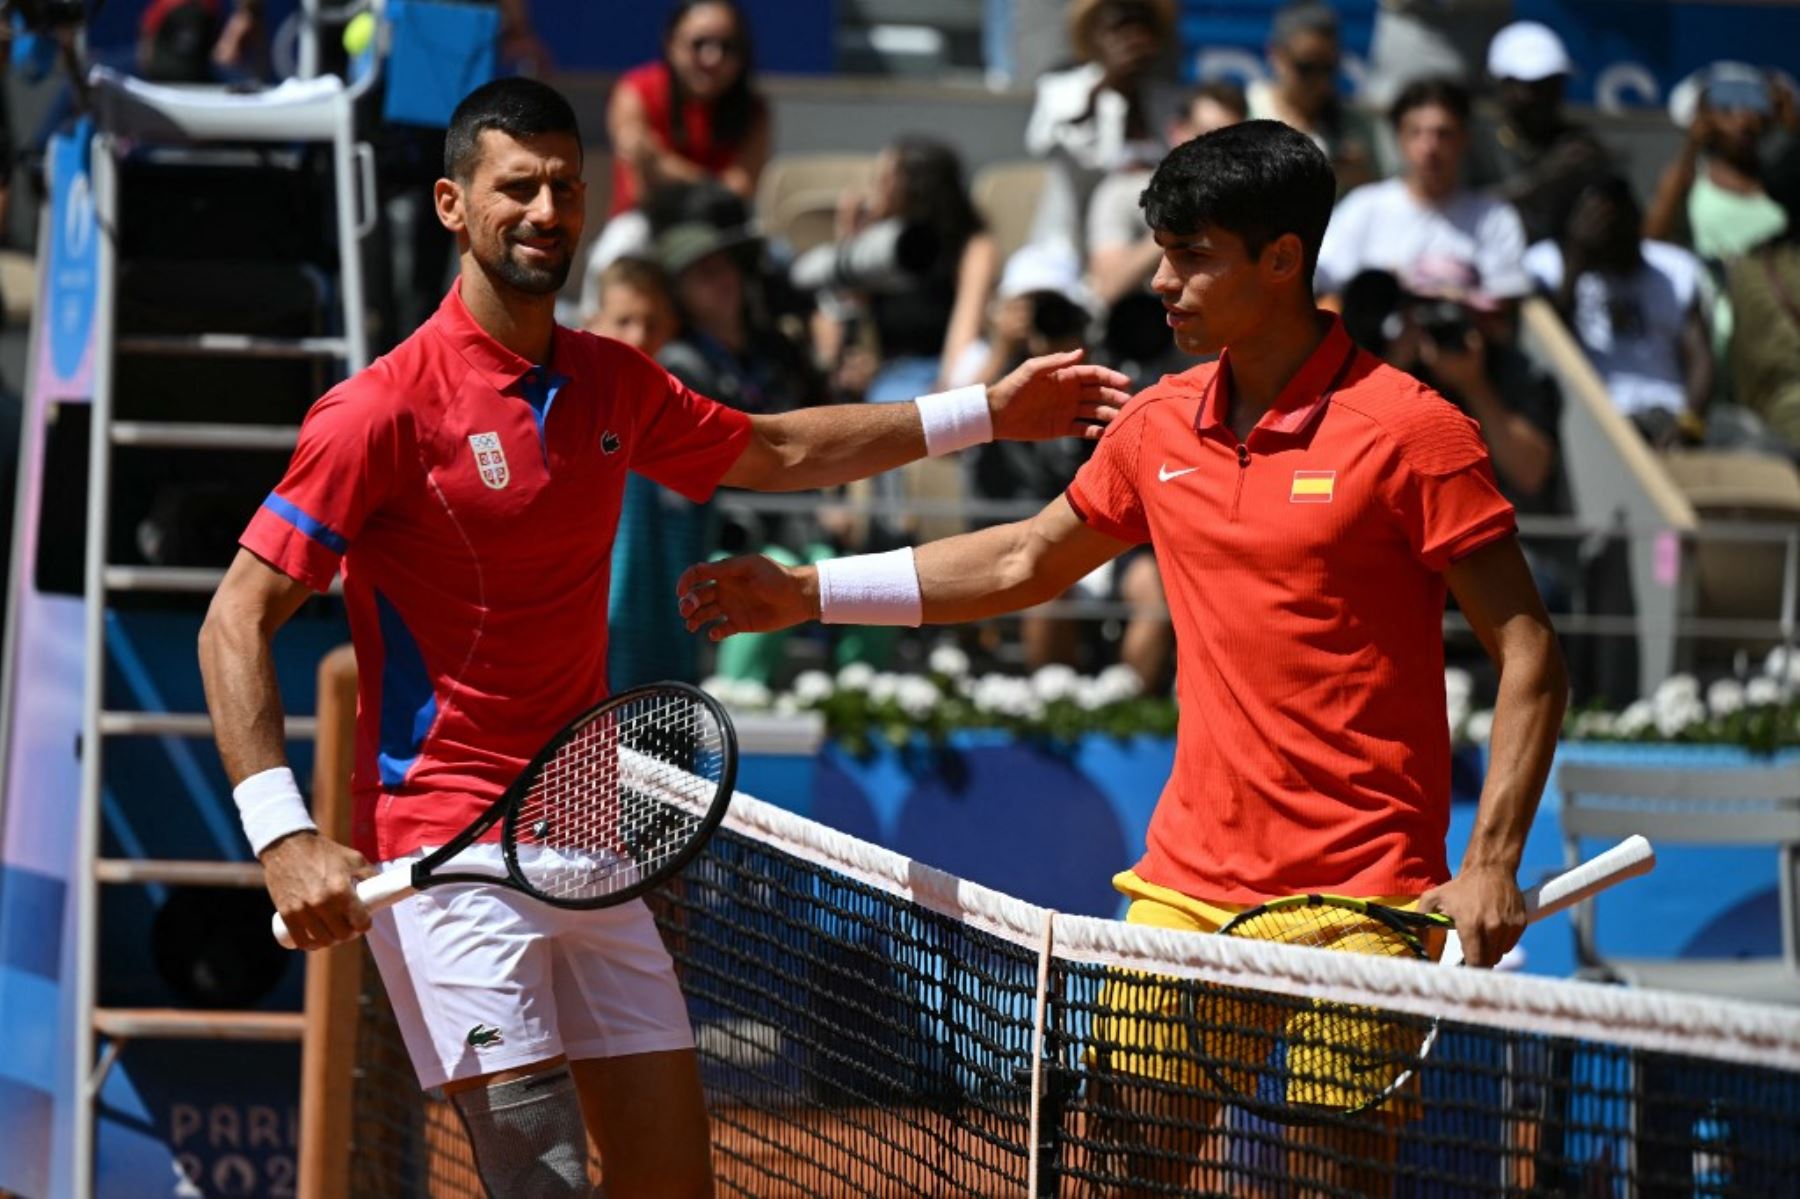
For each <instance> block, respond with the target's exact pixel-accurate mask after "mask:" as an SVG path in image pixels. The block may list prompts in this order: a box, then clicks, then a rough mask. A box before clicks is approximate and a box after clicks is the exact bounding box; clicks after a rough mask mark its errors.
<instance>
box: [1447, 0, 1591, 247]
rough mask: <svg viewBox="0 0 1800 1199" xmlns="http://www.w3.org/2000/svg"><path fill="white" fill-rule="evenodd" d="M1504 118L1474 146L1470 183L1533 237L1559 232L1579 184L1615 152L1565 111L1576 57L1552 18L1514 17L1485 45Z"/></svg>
mask: <svg viewBox="0 0 1800 1199" xmlns="http://www.w3.org/2000/svg"><path fill="white" fill-rule="evenodd" d="M1487 69H1488V75H1489V76H1491V77H1492V78H1493V80H1494V86H1495V91H1496V95H1497V97H1498V99H1499V101H1500V111H1501V119H1500V122H1499V123H1498V124H1497V125H1495V126H1494V128H1493V131H1492V132H1491V133H1488V134H1486V135H1484V136H1482V137H1481V138H1480V139H1479V140H1478V141H1477V142H1476V144H1475V145H1474V146H1473V147H1472V149H1471V154H1470V162H1469V182H1470V184H1471V186H1474V187H1486V188H1489V189H1491V190H1492V191H1493V192H1494V194H1495V195H1497V196H1498V197H1499V198H1500V199H1503V200H1506V201H1507V202H1509V203H1510V204H1512V206H1513V207H1514V208H1516V209H1517V210H1518V212H1519V219H1520V220H1522V221H1523V222H1524V223H1525V233H1526V236H1527V238H1528V239H1529V240H1531V241H1534V242H1536V241H1542V240H1544V239H1546V238H1557V237H1559V236H1560V235H1561V233H1562V226H1563V224H1564V222H1565V220H1566V219H1567V216H1568V212H1569V209H1570V207H1571V206H1572V205H1573V204H1574V202H1575V196H1576V195H1577V193H1579V192H1580V190H1581V189H1582V188H1583V187H1584V186H1586V185H1587V184H1588V183H1591V182H1592V181H1594V180H1595V179H1598V178H1600V177H1601V176H1603V175H1605V174H1606V173H1607V172H1608V171H1609V170H1610V169H1611V165H1612V156H1611V155H1610V154H1609V153H1608V152H1607V150H1606V148H1605V147H1604V146H1602V145H1601V144H1600V141H1599V139H1598V138H1596V137H1595V136H1594V135H1593V134H1592V133H1590V132H1589V131H1588V130H1587V129H1585V128H1583V127H1582V126H1580V125H1577V124H1574V123H1573V122H1571V121H1570V120H1569V119H1568V117H1567V116H1566V115H1565V113H1564V111H1563V93H1564V91H1565V90H1566V88H1567V85H1568V80H1569V76H1570V75H1571V74H1572V73H1573V72H1574V69H1575V68H1574V64H1573V63H1572V62H1570V60H1569V52H1568V50H1567V49H1566V48H1565V47H1564V46H1563V42H1562V39H1561V38H1560V37H1558V36H1556V31H1555V30H1553V29H1551V28H1550V27H1549V26H1548V25H1543V24H1540V23H1538V22H1537V21H1514V22H1513V23H1512V24H1511V25H1508V26H1507V27H1506V28H1504V29H1502V30H1501V31H1500V32H1499V33H1498V34H1496V35H1495V36H1494V40H1493V42H1492V43H1490V44H1489V46H1488V56H1487Z"/></svg>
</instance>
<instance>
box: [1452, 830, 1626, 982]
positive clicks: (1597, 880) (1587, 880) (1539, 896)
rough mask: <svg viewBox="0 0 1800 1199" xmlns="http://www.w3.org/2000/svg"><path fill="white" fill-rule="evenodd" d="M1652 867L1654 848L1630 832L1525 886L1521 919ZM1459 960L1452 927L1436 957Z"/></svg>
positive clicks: (1555, 908) (1456, 962) (1568, 905)
mask: <svg viewBox="0 0 1800 1199" xmlns="http://www.w3.org/2000/svg"><path fill="white" fill-rule="evenodd" d="M1655 867H1656V850H1655V849H1653V848H1651V845H1650V842H1649V841H1648V840H1646V839H1645V838H1643V837H1642V836H1638V835H1635V834H1634V835H1632V836H1630V837H1627V838H1625V839H1624V840H1623V841H1621V842H1619V843H1618V844H1617V845H1615V846H1613V847H1612V848H1611V849H1609V850H1607V851H1606V852H1605V853H1603V854H1601V855H1599V856H1598V857H1593V858H1589V859H1588V860H1587V861H1585V862H1583V863H1582V864H1581V865H1579V866H1576V867H1575V868H1574V869H1572V870H1565V871H1563V872H1562V873H1561V874H1559V875H1557V876H1556V877H1555V878H1552V879H1546V880H1545V881H1543V882H1541V883H1539V884H1538V885H1537V886H1535V887H1528V888H1526V890H1525V894H1524V899H1525V922H1526V923H1527V924H1532V923H1535V922H1537V921H1539V920H1543V919H1544V918H1546V917H1548V916H1554V915H1556V914H1557V913H1558V912H1560V911H1562V910H1564V909H1565V908H1572V907H1574V906H1575V905H1576V904H1578V903H1580V902H1581V901H1582V900H1584V899H1587V898H1588V897H1589V896H1592V895H1597V894H1599V893H1600V892H1602V891H1604V890H1606V889H1607V888H1608V887H1610V886H1613V885H1615V884H1617V883H1622V882H1624V881H1625V880H1626V879H1628V878H1636V877H1638V876H1639V875H1640V874H1649V873H1650V871H1651V870H1653V869H1655ZM1462 960H1463V953H1462V939H1461V938H1460V937H1458V936H1457V935H1456V932H1455V930H1454V929H1453V930H1451V932H1450V934H1449V936H1448V937H1447V938H1446V939H1445V942H1444V953H1443V956H1442V957H1440V958H1438V964H1439V965H1443V966H1460V965H1461V964H1462Z"/></svg>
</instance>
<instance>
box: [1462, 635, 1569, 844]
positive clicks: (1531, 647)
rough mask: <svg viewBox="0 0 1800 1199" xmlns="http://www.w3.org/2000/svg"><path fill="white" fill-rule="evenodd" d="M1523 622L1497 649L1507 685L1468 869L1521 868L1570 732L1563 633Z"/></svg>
mask: <svg viewBox="0 0 1800 1199" xmlns="http://www.w3.org/2000/svg"><path fill="white" fill-rule="evenodd" d="M1516 622H1517V623H1516V627H1515V628H1513V629H1510V630H1507V634H1506V636H1505V637H1504V638H1503V639H1502V640H1501V642H1500V643H1499V645H1500V646H1502V647H1503V648H1501V649H1499V650H1498V652H1497V653H1496V655H1495V656H1496V658H1497V659H1498V661H1499V666H1500V691H1499V695H1498V697H1497V698H1496V699H1495V702H1494V727H1493V732H1492V734H1491V737H1490V741H1489V752H1488V772H1487V780H1486V782H1485V783H1484V784H1483V786H1482V789H1481V801H1480V804H1479V805H1478V806H1477V808H1476V812H1475V828H1474V831H1473V832H1472V833H1471V834H1470V837H1469V847H1468V849H1467V851H1466V852H1465V853H1464V854H1463V865H1462V868H1463V869H1464V870H1469V869H1472V868H1475V867H1480V866H1498V867H1500V868H1502V869H1504V870H1506V871H1507V872H1508V873H1509V874H1516V873H1517V872H1518V868H1519V859H1520V857H1521V856H1522V855H1523V854H1524V851H1525V838H1526V836H1527V835H1528V834H1529V833H1530V831H1531V823H1532V820H1533V819H1534V818H1535V817H1536V815H1537V808H1538V800H1539V799H1540V798H1541V797H1542V795H1543V791H1544V781H1545V780H1546V779H1547V778H1549V776H1550V762H1551V759H1552V758H1553V757H1554V756H1555V753H1556V740H1557V736H1558V734H1559V733H1560V732H1561V730H1562V720H1563V708H1564V706H1565V705H1566V703H1567V700H1568V691H1569V682H1568V675H1567V673H1566V672H1565V669H1564V667H1563V660H1562V652H1561V651H1560V650H1559V649H1558V648H1557V644H1556V636H1555V634H1554V633H1552V632H1551V630H1550V627H1549V625H1547V624H1543V623H1541V622H1538V621H1534V620H1528V619H1527V618H1523V617H1521V618H1516Z"/></svg>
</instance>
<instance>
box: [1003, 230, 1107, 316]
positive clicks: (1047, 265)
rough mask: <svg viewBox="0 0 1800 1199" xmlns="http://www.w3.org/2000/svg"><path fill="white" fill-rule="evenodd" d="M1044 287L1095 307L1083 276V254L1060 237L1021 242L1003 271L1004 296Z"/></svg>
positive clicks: (1082, 303) (1071, 299)
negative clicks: (1026, 242) (1079, 253)
mask: <svg viewBox="0 0 1800 1199" xmlns="http://www.w3.org/2000/svg"><path fill="white" fill-rule="evenodd" d="M1041 291H1050V292H1055V293H1056V294H1057V295H1059V296H1062V297H1063V298H1064V299H1066V300H1069V301H1071V302H1073V303H1075V304H1079V305H1080V306H1081V307H1083V308H1085V309H1087V310H1088V311H1089V312H1093V311H1094V308H1095V305H1094V296H1093V293H1091V292H1090V291H1088V288H1087V284H1085V283H1083V282H1082V279H1081V256H1080V255H1078V254H1076V253H1075V250H1074V247H1072V246H1070V245H1069V244H1068V243H1067V242H1066V241H1063V240H1061V239H1052V240H1047V241H1034V242H1031V243H1029V244H1028V245H1023V246H1020V247H1019V248H1018V249H1017V250H1014V251H1013V252H1012V256H1011V257H1009V258H1008V259H1007V260H1006V269H1005V270H1003V271H1002V272H1001V273H1000V286H999V288H998V293H999V296H1000V298H1001V299H1002V300H1010V299H1012V298H1013V297H1014V296H1028V295H1033V294H1035V293H1037V292H1041Z"/></svg>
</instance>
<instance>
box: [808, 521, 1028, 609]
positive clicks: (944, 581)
mask: <svg viewBox="0 0 1800 1199" xmlns="http://www.w3.org/2000/svg"><path fill="white" fill-rule="evenodd" d="M1031 526H1032V522H1030V521H1019V522H1017V523H1015V524H1010V525H996V526H994V527H992V528H987V529H980V530H978V531H976V532H974V533H964V534H961V535H960V536H956V537H946V538H944V539H942V540H940V541H932V542H928V543H927V544H925V545H922V546H919V547H917V548H916V549H915V550H913V552H912V568H913V570H914V572H915V573H916V576H917V596H916V600H917V604H918V612H919V615H920V618H921V619H920V623H924V624H961V623H963V622H965V621H971V620H985V619H987V618H989V617H993V616H1001V615H1004V614H1005V613H1008V612H1017V611H1019V610H1020V609H1021V608H1029V607H1031V606H1033V605H1035V604H1041V603H1044V602H1045V601H1047V600H1050V599H1054V598H1055V597H1056V596H1057V595H1058V594H1059V593H1060V591H1061V586H1060V585H1059V584H1058V583H1057V582H1056V581H1055V580H1053V579H1049V578H1047V577H1045V575H1044V572H1041V571H1039V570H1038V568H1037V563H1036V562H1035V561H1034V560H1033V556H1032V554H1031V549H1032V546H1033V542H1034V536H1035V535H1034V534H1033V532H1032V527H1031ZM904 552H905V551H896V554H903V553H904ZM891 556H894V555H882V557H891ZM865 560H866V559H855V558H853V559H840V560H839V562H840V564H850V563H857V562H861V561H865ZM788 573H789V577H790V578H791V580H792V584H791V585H792V586H793V587H794V588H795V589H796V592H797V594H798V596H799V597H800V599H799V608H800V610H801V613H802V619H811V620H820V619H826V616H827V614H826V611H825V608H826V606H827V599H826V597H825V591H826V590H827V587H826V585H825V584H823V583H821V581H820V576H821V573H822V572H821V570H820V569H819V567H816V566H803V567H798V568H795V569H793V570H791V571H790V572H788ZM906 623H909V624H910V623H913V622H912V621H907V622H906Z"/></svg>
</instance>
